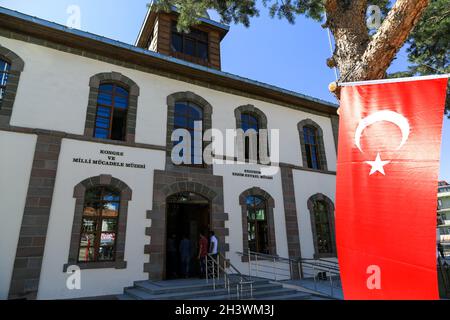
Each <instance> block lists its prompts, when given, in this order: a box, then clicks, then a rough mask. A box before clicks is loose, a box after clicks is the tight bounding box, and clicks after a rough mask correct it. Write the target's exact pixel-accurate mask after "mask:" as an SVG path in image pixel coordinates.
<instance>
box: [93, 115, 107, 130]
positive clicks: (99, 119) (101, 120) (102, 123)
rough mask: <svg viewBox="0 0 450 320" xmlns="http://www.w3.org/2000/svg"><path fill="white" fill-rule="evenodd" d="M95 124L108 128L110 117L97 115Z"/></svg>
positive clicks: (98, 126)
mask: <svg viewBox="0 0 450 320" xmlns="http://www.w3.org/2000/svg"><path fill="white" fill-rule="evenodd" d="M95 125H96V127H97V128H102V129H108V128H109V118H102V117H97V119H96V120H95Z"/></svg>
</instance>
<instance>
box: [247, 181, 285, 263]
mask: <svg viewBox="0 0 450 320" xmlns="http://www.w3.org/2000/svg"><path fill="white" fill-rule="evenodd" d="M248 196H254V197H258V198H259V199H262V200H264V202H265V207H266V221H267V239H268V244H267V247H268V248H267V249H268V254H269V255H274V256H276V255H277V245H276V237H275V219H274V208H275V201H274V199H273V198H272V196H271V195H270V194H269V193H267V192H266V191H264V190H263V189H261V188H259V187H252V188H250V189H247V190H245V191H244V192H242V193H241V194H240V195H239V205H240V206H241V215H242V252H244V253H246V252H247V253H248V249H249V244H248V219H247V211H248V210H247V197H248ZM241 260H242V262H248V261H249V257H248V256H247V255H242V257H241Z"/></svg>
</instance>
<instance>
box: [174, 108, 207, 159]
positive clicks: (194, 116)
mask: <svg viewBox="0 0 450 320" xmlns="http://www.w3.org/2000/svg"><path fill="white" fill-rule="evenodd" d="M195 122H200V124H201V126H200V127H197V128H196V127H195ZM202 128H203V110H202V108H200V107H199V106H198V105H196V104H195V103H192V102H189V101H178V102H176V103H175V114H174V126H173V129H174V130H176V129H185V130H187V131H189V133H190V136H191V164H197V165H199V164H200V165H201V164H203V147H202V152H201V153H200V154H199V153H198V152H197V153H196V152H194V150H195V148H196V146H197V145H196V143H200V144H201V145H202V144H203V140H202V141H195V139H194V133H195V132H196V130H199V131H200V134H202V131H203V129H202ZM180 142H181V139H180V141H175V142H174V146H175V145H177V144H178V143H180ZM180 156H182V154H181V155H180Z"/></svg>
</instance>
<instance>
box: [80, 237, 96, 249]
mask: <svg viewBox="0 0 450 320" xmlns="http://www.w3.org/2000/svg"><path fill="white" fill-rule="evenodd" d="M94 242H95V233H83V234H81V238H80V247H88V248H89V247H94Z"/></svg>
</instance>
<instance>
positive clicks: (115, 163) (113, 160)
mask: <svg viewBox="0 0 450 320" xmlns="http://www.w3.org/2000/svg"><path fill="white" fill-rule="evenodd" d="M99 153H100V155H101V156H103V157H105V158H103V159H101V158H81V157H80V158H73V162H74V163H78V164H92V165H99V166H112V167H121V168H134V169H145V164H140V163H134V162H127V161H123V159H122V158H123V157H124V156H125V154H124V153H123V152H118V151H111V150H100V152H99Z"/></svg>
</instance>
